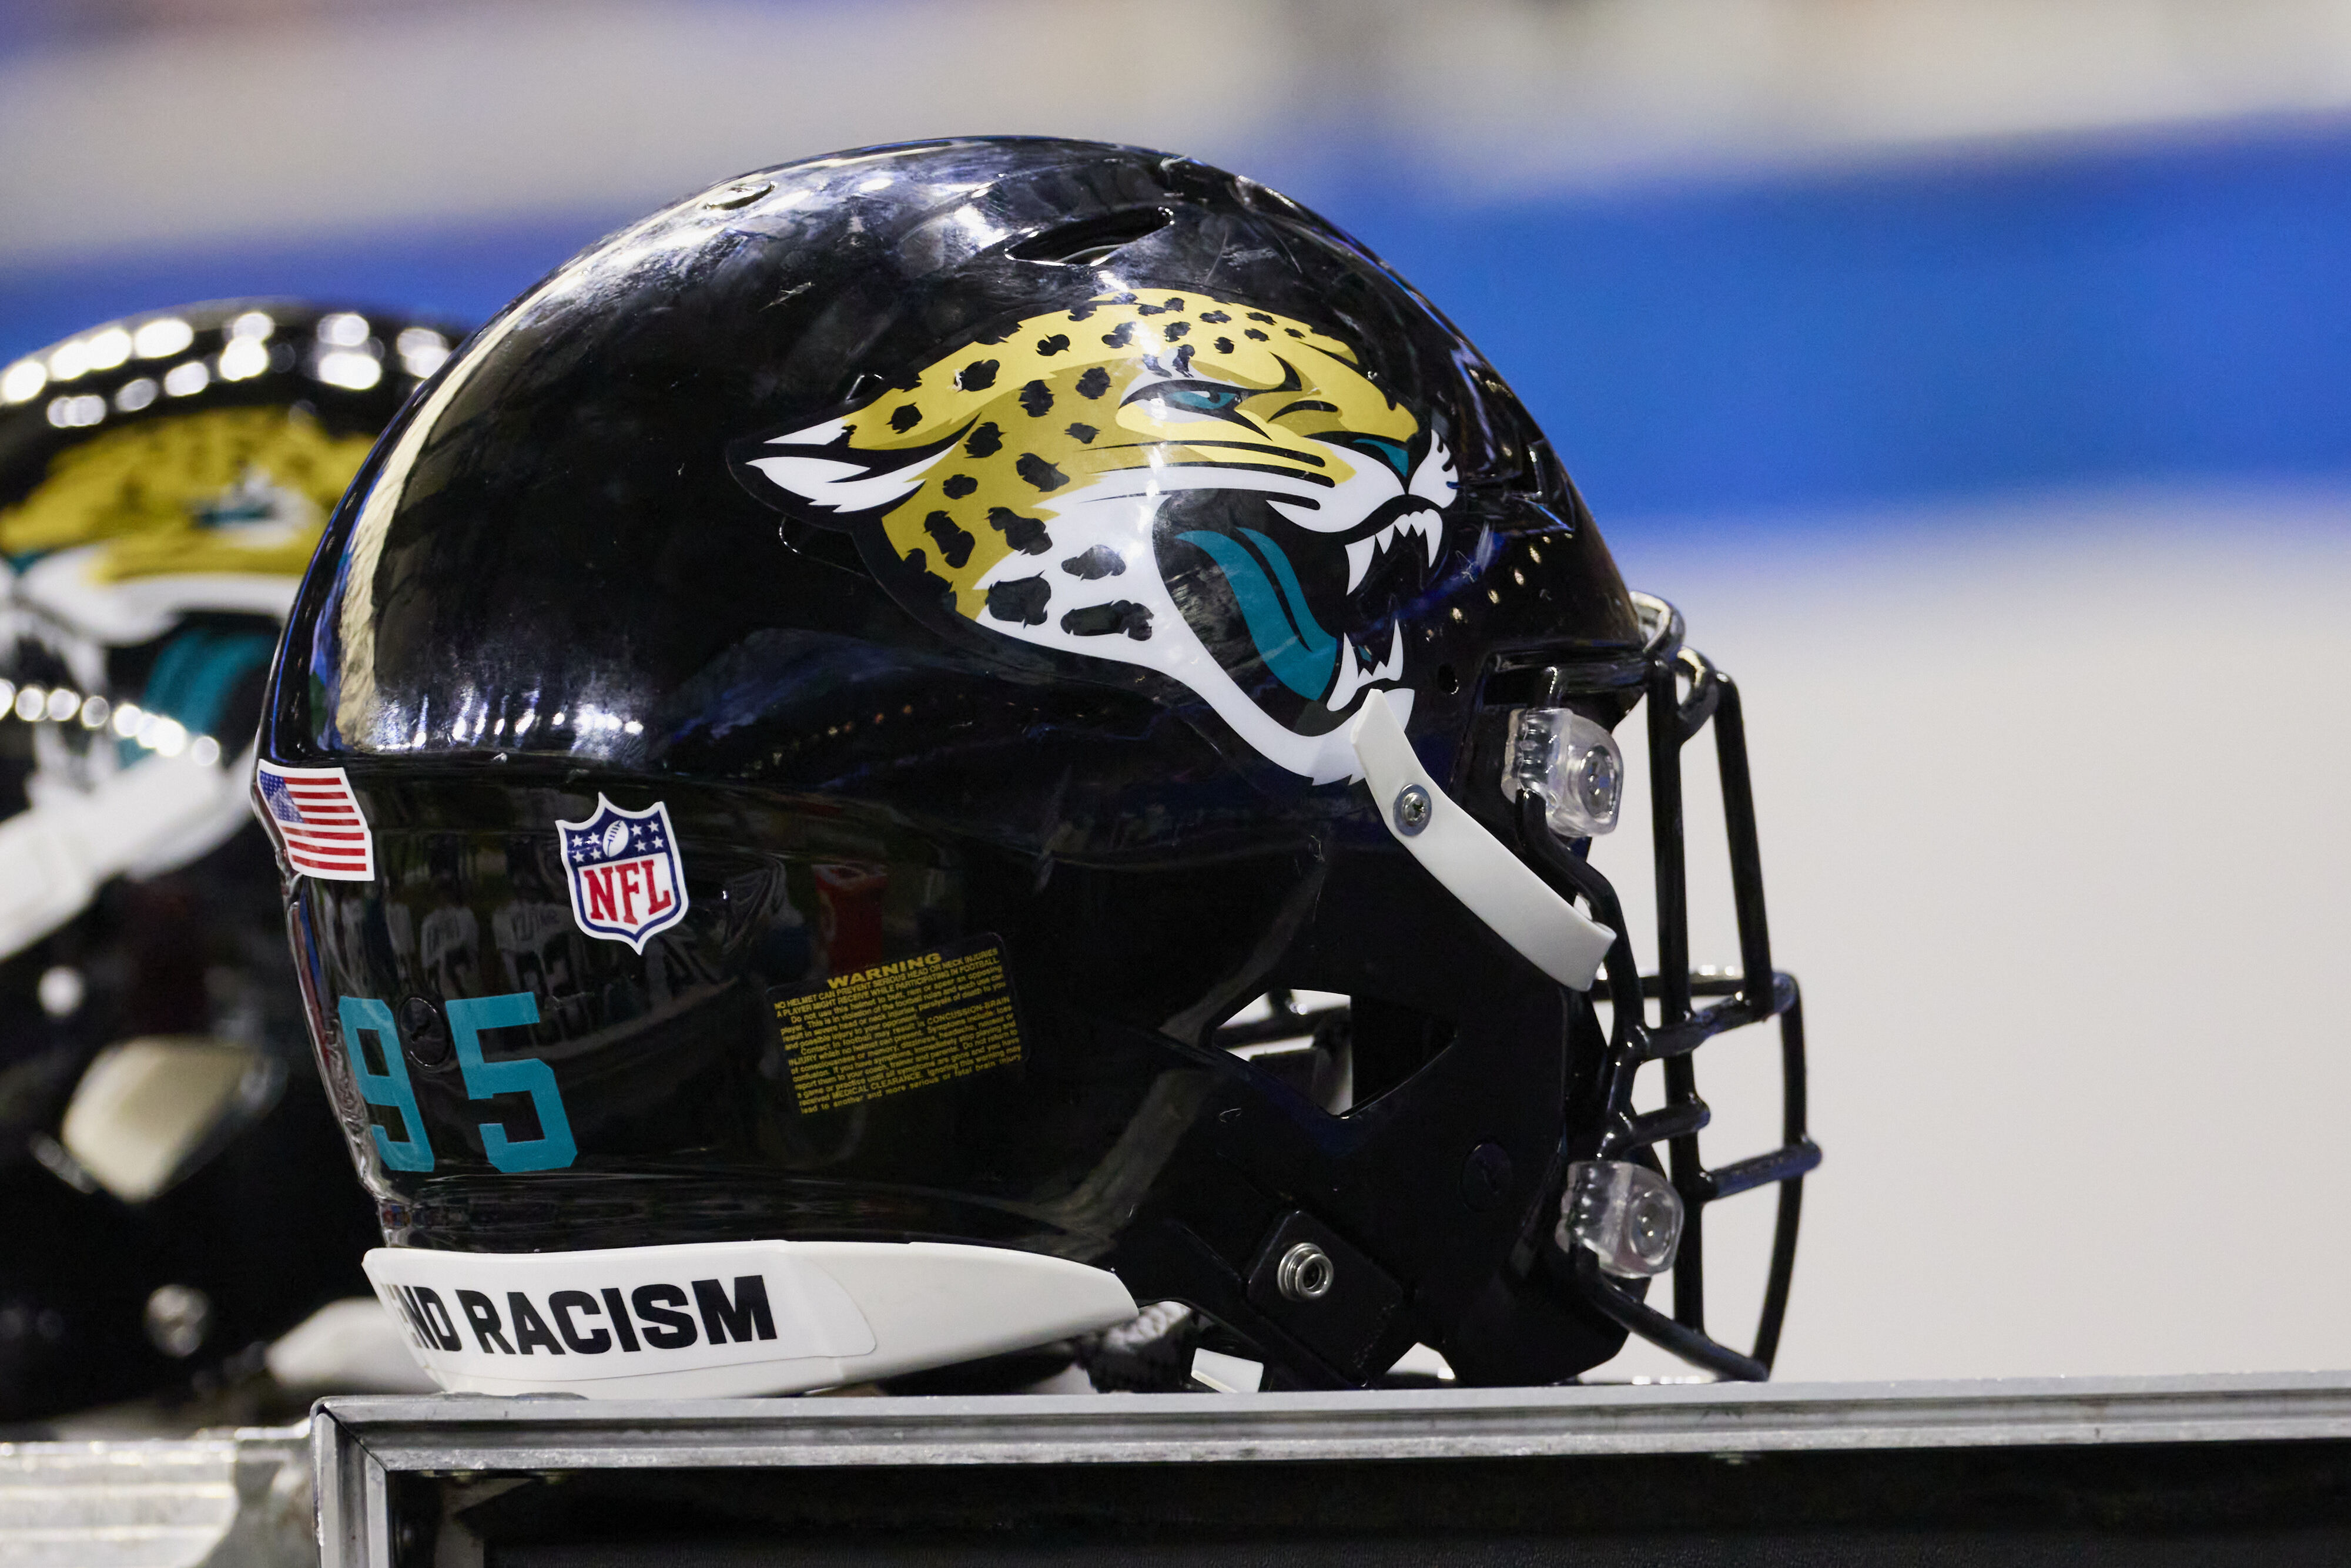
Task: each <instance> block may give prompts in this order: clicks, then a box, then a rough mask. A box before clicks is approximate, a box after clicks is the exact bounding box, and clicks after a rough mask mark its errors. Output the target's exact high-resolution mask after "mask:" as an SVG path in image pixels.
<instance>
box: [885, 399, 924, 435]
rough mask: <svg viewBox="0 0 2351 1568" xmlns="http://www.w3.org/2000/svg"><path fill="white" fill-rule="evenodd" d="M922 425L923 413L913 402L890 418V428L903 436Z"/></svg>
mask: <svg viewBox="0 0 2351 1568" xmlns="http://www.w3.org/2000/svg"><path fill="white" fill-rule="evenodd" d="M920 423H923V411H922V410H921V409H919V408H916V407H915V406H914V404H913V403H911V402H910V403H908V404H907V405H906V406H905V407H904V408H902V409H900V410H899V411H898V412H897V413H893V414H892V415H891V416H890V428H891V429H893V430H894V431H896V432H897V433H898V434H901V435H904V434H906V432H908V431H910V430H912V429H914V426H916V425H918V424H920Z"/></svg>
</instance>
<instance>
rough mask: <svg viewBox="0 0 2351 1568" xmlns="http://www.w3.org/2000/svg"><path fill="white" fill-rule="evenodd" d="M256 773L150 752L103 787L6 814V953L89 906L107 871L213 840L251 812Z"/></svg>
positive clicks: (2, 916) (2, 841) (1, 872)
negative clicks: (249, 795) (250, 788)
mask: <svg viewBox="0 0 2351 1568" xmlns="http://www.w3.org/2000/svg"><path fill="white" fill-rule="evenodd" d="M250 771H251V768H250V766H249V765H248V766H247V767H246V768H224V767H221V766H218V765H216V764H207V763H200V762H195V761H193V760H191V759H189V758H185V757H151V758H146V759H145V760H143V761H141V762H138V763H136V764H134V765H132V766H131V767H129V768H124V769H122V770H121V771H120V772H119V773H115V774H112V775H110V776H109V777H108V778H107V779H105V780H104V781H103V782H101V783H100V784H99V785H98V786H97V787H96V788H95V789H73V788H70V787H52V788H47V789H43V788H40V787H39V786H40V785H41V784H42V782H43V781H42V780H41V779H39V778H38V776H36V778H35V779H34V780H33V784H34V787H35V794H34V799H33V803H32V804H31V806H29V807H28V808H27V809H26V810H22V811H19V812H18V813H16V815H15V816H13V817H11V818H9V819H8V820H7V821H5V822H0V957H6V956H11V955H13V954H16V953H19V952H22V951H23V950H24V949H25V948H26V947H29V946H32V945H33V944H34V943H36V942H37V941H39V940H40V939H41V938H42V937H44V936H47V935H48V934H49V933H50V932H52V931H55V930H56V929H57V927H59V926H60V925H64V924H65V923H66V922H67V921H68V920H71V919H72V918H73V917H74V916H75V915H78V914H80V913H81V912H82V910H83V909H84V908H86V907H87V906H88V905H89V901H90V899H91V898H92V897H93V896H95V895H96V894H97V892H98V888H99V883H103V882H105V881H106V880H107V878H109V877H112V876H120V875H122V874H124V873H144V874H153V873H158V872H162V871H168V870H170V869H172V867H173V866H174V865H178V864H183V863H184V862H187V861H189V860H193V859H194V858H195V856H197V855H200V854H202V853H204V852H205V851H207V850H209V849H212V848H214V846H216V845H217V844H219V843H220V842H221V841H223V840H225V839H226V838H227V837H228V835H229V834H230V833H232V832H234V831H236V828H237V826H238V825H239V824H240V823H241V822H242V821H244V820H245V816H246V807H245V789H244V780H245V779H246V777H247V776H248V775H249V773H250Z"/></svg>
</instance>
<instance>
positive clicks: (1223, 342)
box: [1217, 338, 1233, 354]
mask: <svg viewBox="0 0 2351 1568" xmlns="http://www.w3.org/2000/svg"><path fill="white" fill-rule="evenodd" d="M1232 351H1233V340H1231V339H1230V338H1219V339H1217V352H1218V353H1220V354H1229V353H1231V352H1232Z"/></svg>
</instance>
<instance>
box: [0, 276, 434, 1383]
mask: <svg viewBox="0 0 2351 1568" xmlns="http://www.w3.org/2000/svg"><path fill="white" fill-rule="evenodd" d="M452 342H453V339H452V338H451V337H450V336H449V335H448V334H447V333H446V332H445V330H442V329H434V328H433V327H429V326H424V325H422V324H419V323H416V322H413V321H411V320H408V319H396V318H390V317H386V316H384V315H382V314H381V313H371V312H360V311H356V310H350V309H345V308H335V307H329V306H319V305H313V304H304V303H298V302H295V301H290V300H281V299H250V300H232V301H219V302H213V303H208V304H199V305H191V306H185V307H180V308H170V309H162V310H155V311H151V312H147V313H145V314H142V315H140V316H135V317H130V318H126V319H122V320H120V321H114V322H108V323H103V324H101V325H99V326H96V327H93V328H91V329H88V330H86V331H83V332H80V333H78V334H76V335H75V336H74V337H72V338H70V339H68V340H65V341H63V342H60V343H57V344H53V345H51V346H50V347H49V348H47V350H43V351H42V352H40V353H38V354H35V355H31V356H28V357H26V358H24V359H21V360H18V361H15V362H14V363H11V364H8V365H6V366H5V367H0V554H5V559H6V572H5V590H6V592H5V601H0V696H5V702H0V757H4V758H5V763H6V777H7V789H8V798H7V800H6V801H5V816H0V1213H5V1215H6V1217H7V1226H6V1228H5V1236H0V1419H25V1418H29V1417H37V1416H43V1415H47V1414H51V1413H54V1412H57V1411H61V1410H65V1409H69V1408H73V1407H76V1406H85V1405H89V1404H91V1403H93V1402H97V1401H101V1400H111V1399H120V1398H125V1397H130V1396H134V1395H140V1394H143V1393H147V1392H150V1391H156V1390H162V1389H165V1388H167V1387H172V1386H175V1385H176V1386H185V1385H186V1383H187V1380H188V1378H189V1376H190V1375H191V1374H192V1373H207V1374H208V1373H209V1372H210V1371H212V1370H214V1369H216V1368H217V1367H218V1365H219V1364H220V1363H221V1362H222V1361H223V1360H224V1359H225V1358H230V1357H234V1356H235V1355H236V1354H239V1353H241V1352H244V1351H245V1350H246V1349H247V1347H249V1346H251V1345H253V1344H255V1343H257V1342H261V1341H264V1340H266V1339H268V1338H270V1337H272V1336H274V1335H276V1334H278V1333H282V1332H283V1331H285V1330H286V1329H287V1328H288V1327H290V1326H291V1325H292V1324H293V1323H295V1322H297V1321H298V1320H299V1319H300V1318H301V1317H303V1316H304V1315H305V1314H307V1313H308V1312H310V1311H311V1310H313V1309H314V1308H316V1307H318V1306H319V1305H320V1304H322V1303H323V1302H325V1301H329V1300H332V1299H335V1298H337V1297H341V1296H349V1295H351V1294H355V1293H357V1294H364V1293H365V1290H366V1284H365V1280H364V1278H363V1276H362V1275H361V1274H360V1268H359V1263H360V1257H361V1256H362V1255H363V1253H364V1252H365V1250H366V1248H367V1244H368V1241H369V1239H370V1233H371V1227H370V1215H369V1211H368V1206H367V1204H366V1203H365V1202H364V1201H363V1200H361V1199H360V1197H358V1196H357V1195H355V1194H353V1193H351V1192H350V1186H349V1180H348V1177H347V1176H346V1175H345V1169H346V1167H347V1164H348V1161H347V1156H346V1155H345V1153H344V1150H343V1147H342V1143H341V1140H340V1137H339V1136H338V1135H337V1133H336V1124H335V1122H334V1119H333V1117H332V1115H331V1114H330V1113H329V1107H328V1104H327V1102H326V1099H325V1096H324V1094H323V1092H322V1091H321V1087H320V1084H319V1079H318V1074H317V1072H316V1071H315V1070H314V1069H313V1068H312V1066H311V1065H310V1063H311V1061H312V1053H311V1051H309V1049H308V1030H307V1028H306V1026H305V1022H304V1012H303V1009H302V1004H301V1000H300V998H299V996H298V991H297V983H296V976H295V970H294V967H293V965H292V963H291V962H290V960H289V958H288V956H287V951H286V945H285V938H284V926H285V921H284V910H283V905H282V902H281V900H280V897H279V890H278V879H277V868H276V866H275V864H274V862H273V859H272V855H271V851H270V846H269V843H268V841H267V839H266V835H264V834H263V832H262V831H260V830H259V828H258V827H257V826H256V825H255V823H254V821H253V819H252V812H251V807H250V803H249V801H248V799H247V791H246V784H245V779H246V776H247V775H249V773H250V771H251V768H252V745H253V741H252V737H253V736H254V734H255V732H256V727H257V725H258V721H259V716H260V712H261V696H262V691H263V687H264V685H265V684H266V677H267V674H268V669H269V661H270V657H271V654H272V653H273V651H274V650H275V648H276V646H277V636H278V632H279V630H280V628H281V626H282V623H283V622H284V619H285V614H286V611H287V607H288V605H290V603H291V602H292V601H293V597H294V590H295V587H296V585H297V583H298V581H299V580H300V577H301V573H302V571H303V570H304V569H305V568H306V567H307V566H308V563H309V558H310V553H311V551H312V550H313V549H316V547H317V543H318V539H319V533H320V531H321V530H322V528H324V526H325V523H326V518H327V516H328V514H329V512H330V511H331V510H332V509H333V507H334V505H335V502H336V501H337V499H338V498H340V496H341V494H342V491H343V488H344V486H346V485H347V484H348V483H349V482H350V477H351V476H352V475H353V474H354V473H355V472H357V470H358V468H359V466H360V462H361V461H362V460H363V459H364V458H365V456H366V455H367V451H368V448H369V447H370V446H371V444H373V442H374V439H375V436H376V434H378V433H379V432H380V431H381V429H382V428H383V426H384V425H385V424H386V423H389V422H390V420H391V418H392V413H394V412H395V411H396V410H397V409H398V408H399V406H400V404H401V402H402V400H403V399H404V398H405V397H406V396H407V394H408V392H411V391H412V390H413V388H414V387H415V386H416V384H417V382H418V380H419V379H420V374H421V373H422V372H425V371H430V370H432V369H434V368H436V367H437V365H438V363H439V361H440V360H441V359H443V358H445V357H446V355H447V351H448V350H449V348H450V347H451V346H452Z"/></svg>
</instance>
